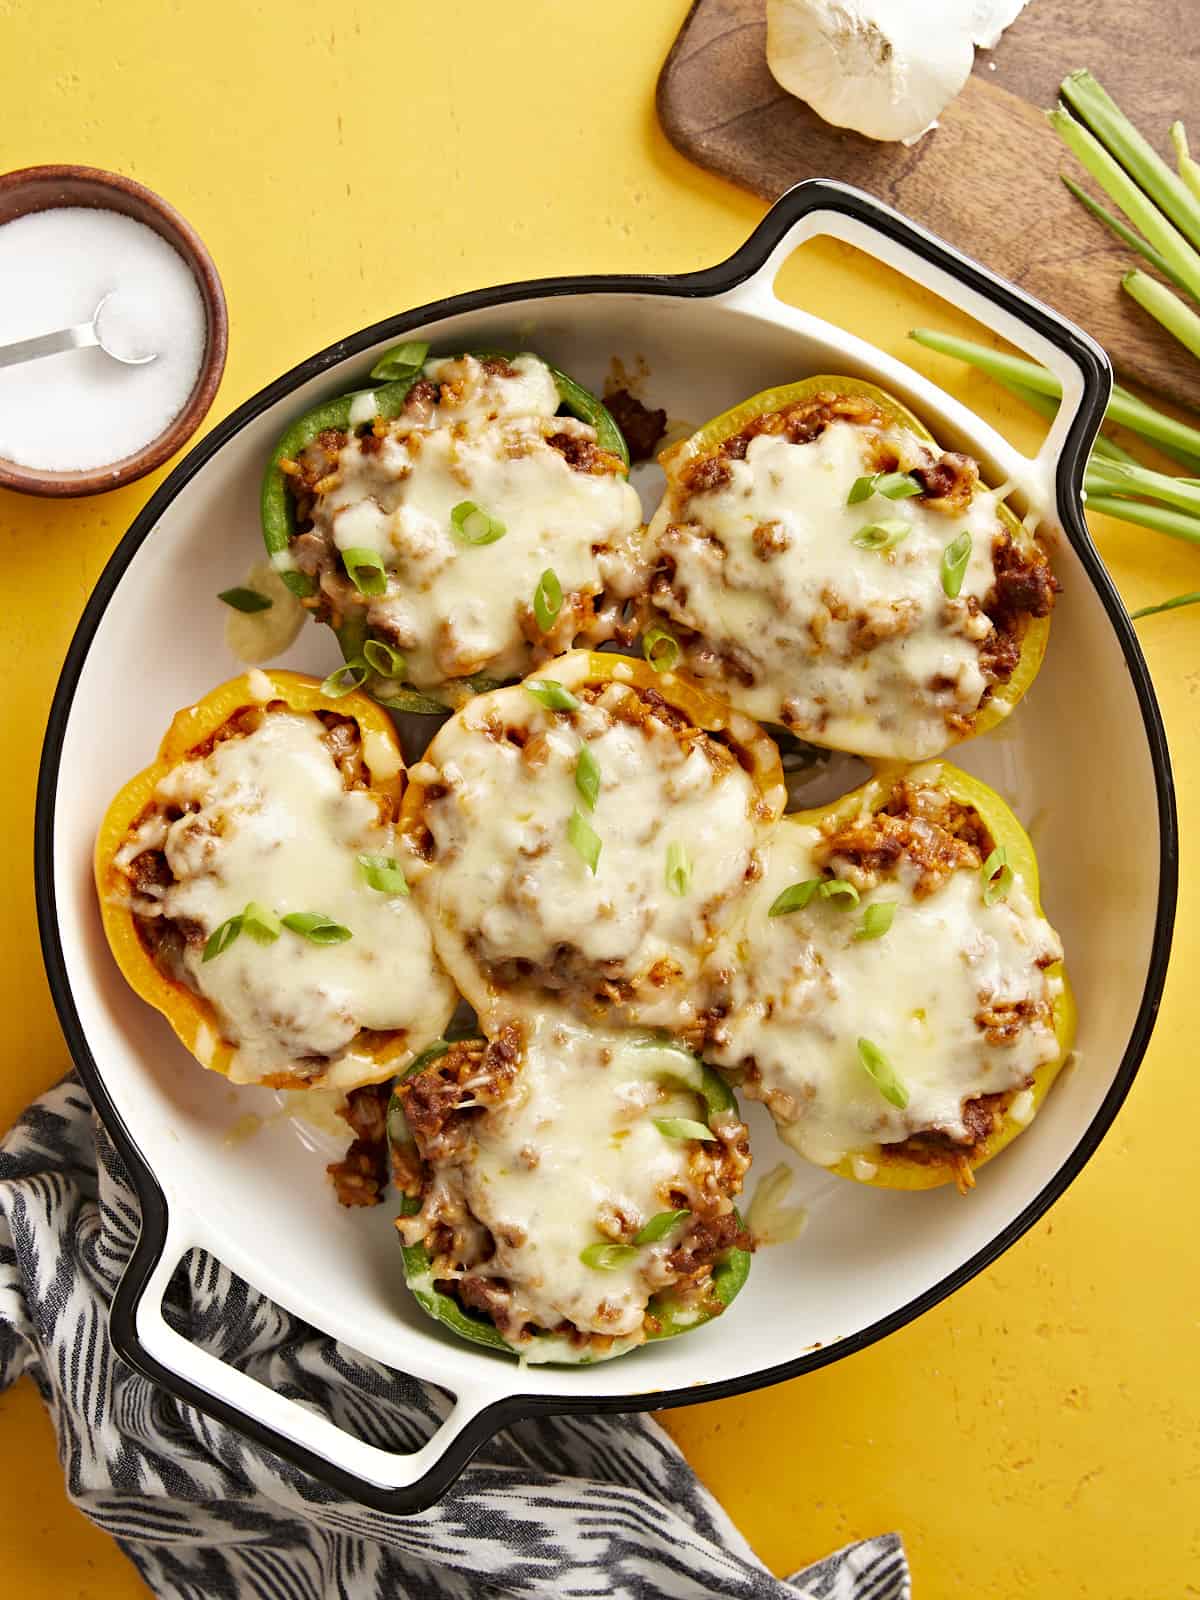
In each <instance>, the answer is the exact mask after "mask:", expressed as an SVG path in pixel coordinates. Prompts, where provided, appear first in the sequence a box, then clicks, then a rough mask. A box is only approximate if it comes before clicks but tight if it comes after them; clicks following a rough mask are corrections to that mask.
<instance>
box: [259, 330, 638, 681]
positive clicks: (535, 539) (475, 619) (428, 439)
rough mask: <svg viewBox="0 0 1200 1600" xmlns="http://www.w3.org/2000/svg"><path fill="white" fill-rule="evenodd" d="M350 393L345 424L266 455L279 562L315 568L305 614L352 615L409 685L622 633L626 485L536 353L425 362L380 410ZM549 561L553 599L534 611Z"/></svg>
mask: <svg viewBox="0 0 1200 1600" xmlns="http://www.w3.org/2000/svg"><path fill="white" fill-rule="evenodd" d="M355 404H356V406H358V408H359V409H360V410H361V412H362V420H361V421H359V422H358V423H356V424H354V425H353V426H352V428H351V430H350V431H348V432H347V431H344V430H341V429H328V430H326V431H325V432H324V433H322V434H320V435H319V436H318V437H317V438H316V439H315V440H314V441H313V443H312V444H311V445H309V446H308V448H307V449H306V450H304V451H303V452H302V453H301V454H300V456H299V457H298V458H297V459H296V460H294V461H293V460H284V461H282V462H280V468H281V470H282V471H283V472H284V474H285V475H286V478H287V483H288V487H289V491H290V493H291V496H292V500H293V505H294V508H295V516H296V527H297V530H298V531H297V536H296V537H295V538H294V539H293V541H292V544H291V548H290V551H289V554H288V560H289V561H290V563H291V565H292V566H293V567H294V568H295V569H297V570H298V571H300V572H302V573H304V574H306V575H307V576H308V577H310V578H311V579H312V580H313V581H314V583H315V585H316V594H315V596H314V598H313V599H312V600H310V601H308V602H306V603H307V604H308V605H309V606H310V608H312V609H313V610H314V611H315V614H316V615H317V617H318V618H319V620H321V621H325V622H331V623H332V624H333V625H334V626H335V627H337V626H340V625H341V623H342V622H343V620H344V619H345V618H346V617H347V616H348V615H353V614H356V613H357V614H361V615H364V616H365V621H366V624H367V627H368V628H369V630H370V632H371V634H372V635H373V636H374V637H376V638H377V639H379V640H381V641H383V642H384V643H385V644H387V645H389V646H390V647H391V648H392V649H393V650H395V651H398V652H400V653H401V654H402V655H403V657H404V662H405V671H404V678H405V680H406V681H407V682H409V683H411V684H413V685H415V686H417V687H418V688H436V687H437V686H438V685H441V684H443V683H445V682H447V681H448V680H452V679H456V678H463V677H468V676H473V675H478V674H484V675H488V676H491V677H493V678H507V677H519V676H521V675H522V674H524V673H525V672H527V671H528V670H529V669H530V668H531V667H532V666H536V665H538V664H539V663H540V662H542V661H544V660H548V659H549V658H550V657H552V656H555V655H558V654H560V653H561V652H562V651H564V650H567V649H569V648H570V647H571V645H572V644H573V643H574V642H575V641H576V640H579V641H581V642H584V643H588V644H598V643H600V642H602V641H604V640H607V639H621V640H624V641H625V642H628V641H629V639H630V638H631V637H632V634H633V631H634V626H633V623H632V621H631V620H630V618H629V617H628V616H627V611H628V610H629V603H630V602H631V600H632V598H633V596H634V595H636V594H637V593H639V592H640V591H641V589H642V588H643V587H644V581H645V580H644V570H643V567H642V564H641V557H640V553H639V545H640V537H641V508H640V504H639V501H638V497H637V494H636V492H635V491H634V489H633V488H632V487H631V485H630V484H629V481H628V479H627V476H626V473H625V467H624V464H623V462H622V461H621V460H620V459H619V458H618V457H617V456H616V455H613V454H610V453H609V452H607V451H605V450H603V449H601V448H600V447H599V446H598V445H597V443H596V433H595V429H594V428H592V427H591V426H589V425H588V424H586V423H584V422H581V421H579V420H577V419H576V418H574V417H569V416H558V415H556V413H557V411H558V408H559V404H560V400H559V394H558V390H557V388H556V386H555V381H554V376H553V374H552V373H551V371H550V369H549V368H548V367H547V366H546V364H545V362H543V361H541V360H539V359H538V357H536V356H532V355H521V356H516V357H514V358H513V359H512V360H511V361H510V360H508V359H505V358H503V357H499V356H492V357H484V358H476V357H475V356H469V355H468V356H461V357H456V358H453V359H446V360H436V361H430V362H427V363H426V365H425V369H424V376H423V377H422V378H421V379H420V380H419V381H418V382H417V383H416V384H415V385H414V386H413V388H412V390H411V392H410V393H409V395H408V399H407V402H406V404H405V407H404V409H403V411H402V413H401V414H400V415H399V416H398V417H396V418H395V419H393V420H392V421H385V420H383V419H382V418H372V416H371V397H370V396H369V395H367V396H364V397H363V398H362V399H361V401H356V403H355ZM353 415H354V412H352V417H353ZM464 508H465V509H464ZM473 513H475V514H477V515H473ZM364 562H365V563H366V566H363V563H364ZM547 568H549V569H551V570H552V571H553V573H554V574H555V577H556V579H557V581H558V584H559V586H560V587H561V590H562V600H561V604H560V605H559V606H558V609H557V611H556V613H555V615H554V616H553V618H548V617H547V616H546V615H545V613H544V612H543V614H542V616H541V617H540V618H539V616H538V611H537V608H536V607H535V604H534V596H535V591H536V590H537V588H538V584H539V579H540V578H541V575H542V573H543V572H544V571H545V570H546V569H547ZM354 572H358V573H359V584H361V583H363V581H364V580H363V577H362V574H363V573H364V572H365V573H366V575H367V579H368V580H369V581H367V582H366V583H365V588H366V589H367V590H369V591H370V592H363V588H360V586H359V584H356V582H355V581H354V578H353V576H352V574H353V573H354Z"/></svg>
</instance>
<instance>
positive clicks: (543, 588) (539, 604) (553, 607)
mask: <svg viewBox="0 0 1200 1600" xmlns="http://www.w3.org/2000/svg"><path fill="white" fill-rule="evenodd" d="M562 603H563V592H562V584H561V583H559V581H558V574H557V573H556V572H555V570H554V568H553V567H547V568H546V570H545V572H543V573H542V575H541V577H540V578H539V579H538V584H537V588H536V589H535V590H534V591H533V614H534V616H535V617H536V618H537V625H538V627H539V628H540V629H541V630H542V632H543V633H549V632H550V629H551V628H552V627H553V626H554V619H555V618H556V617H557V616H558V613H559V612H560V611H561V610H562Z"/></svg>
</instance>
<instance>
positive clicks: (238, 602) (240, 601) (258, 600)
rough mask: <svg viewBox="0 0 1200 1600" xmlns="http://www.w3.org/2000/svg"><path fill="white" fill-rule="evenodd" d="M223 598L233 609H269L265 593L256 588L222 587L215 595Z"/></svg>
mask: <svg viewBox="0 0 1200 1600" xmlns="http://www.w3.org/2000/svg"><path fill="white" fill-rule="evenodd" d="M217 599H218V600H224V602H225V604H226V605H227V606H232V607H233V609H234V610H235V611H248V612H254V611H270V609H271V602H270V601H269V600H268V599H267V597H266V595H265V594H259V592H258V590H257V589H222V590H221V592H220V594H219V595H218V596H217Z"/></svg>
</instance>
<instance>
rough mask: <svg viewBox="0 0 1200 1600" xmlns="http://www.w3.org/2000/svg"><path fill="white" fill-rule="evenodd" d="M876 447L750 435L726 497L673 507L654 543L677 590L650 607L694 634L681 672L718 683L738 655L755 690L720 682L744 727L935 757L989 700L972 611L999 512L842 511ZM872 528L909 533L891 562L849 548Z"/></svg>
mask: <svg viewBox="0 0 1200 1600" xmlns="http://www.w3.org/2000/svg"><path fill="white" fill-rule="evenodd" d="M877 437H878V435H877V431H876V430H873V429H864V428H862V427H860V426H858V425H856V424H854V423H849V422H833V423H831V424H830V425H829V426H828V427H827V428H826V429H825V431H824V432H823V433H822V434H820V436H819V437H818V438H817V439H815V440H814V441H813V442H811V443H809V444H790V443H789V442H788V441H787V440H786V439H784V438H782V437H780V436H778V435H770V434H760V435H758V436H757V437H756V438H754V439H753V440H752V441H751V442H750V445H749V448H748V449H747V451H746V456H745V459H744V460H742V461H730V462H729V469H730V474H731V476H730V480H729V482H728V483H727V484H725V485H724V487H722V488H720V489H717V490H714V491H709V492H705V493H701V494H694V495H692V496H691V497H690V498H685V499H684V501H683V503H682V504H679V503H678V502H677V501H676V499H675V495H671V496H669V497H668V500H667V501H664V503H663V505H662V506H661V507H660V508H659V510H658V512H657V513H656V514H655V517H654V519H653V521H652V523H651V525H650V534H649V541H650V544H651V546H652V549H653V550H654V551H655V553H657V554H659V555H662V556H665V557H668V558H669V559H670V561H671V562H673V563H674V568H675V577H674V580H673V584H672V590H673V592H672V593H662V592H660V593H659V594H657V595H656V596H655V600H656V603H657V604H658V605H659V606H661V607H663V608H664V609H665V610H667V611H668V612H669V614H670V615H671V616H673V617H674V618H675V619H676V620H677V621H678V622H680V623H682V624H683V625H684V626H685V627H686V628H689V629H691V630H693V631H694V632H695V633H696V634H698V635H699V636H700V638H699V641H698V642H696V641H692V642H691V643H689V645H688V646H687V647H686V648H685V658H686V661H687V666H688V669H689V670H690V671H691V672H693V673H695V674H696V675H697V676H701V677H705V676H707V677H709V678H711V677H714V676H716V677H723V676H724V675H725V671H726V667H725V664H724V661H723V659H722V658H723V657H725V656H732V658H733V659H734V661H735V662H736V663H737V665H738V667H739V668H740V669H742V671H743V674H744V673H746V672H748V673H749V674H750V675H751V676H752V678H753V682H752V683H751V684H750V686H749V687H747V686H745V684H744V677H743V676H736V675H731V676H730V677H729V680H728V684H727V687H728V689H729V692H730V693H731V694H732V696H733V698H734V699H735V700H736V701H737V703H738V704H739V705H740V706H741V707H742V708H743V709H744V710H745V711H747V712H749V713H750V715H751V716H754V717H757V718H759V719H760V720H762V721H770V722H782V723H784V724H786V725H787V726H788V727H789V728H791V729H792V731H793V732H794V733H796V734H798V735H799V736H800V737H802V738H807V739H815V740H817V741H819V742H821V743H823V744H829V745H831V746H833V747H834V748H836V749H841V750H849V751H852V752H855V753H857V754H861V755H873V756H884V757H896V758H901V759H905V760H917V759H920V758H922V757H925V756H931V755H935V754H937V752H938V751H940V750H942V749H944V748H945V746H946V744H947V743H948V742H949V734H948V730H947V724H946V716H947V715H948V714H959V715H965V716H970V715H972V714H974V713H975V712H976V711H977V710H978V709H979V706H980V704H981V702H982V699H983V695H984V691H985V689H986V688H987V679H986V678H985V677H984V674H983V672H982V671H981V669H980V664H979V652H978V642H979V640H980V639H982V638H983V637H985V636H986V635H987V633H988V632H989V631H990V624H989V622H988V619H987V617H986V616H980V615H976V616H972V615H971V613H970V610H969V608H968V605H967V602H968V600H969V599H974V600H976V601H982V600H983V598H984V597H985V596H986V594H987V593H988V591H989V590H990V589H991V588H992V586H993V582H994V569H993V564H992V541H993V538H994V537H995V534H996V531H997V526H998V524H997V515H996V508H997V504H998V499H997V496H996V495H995V494H994V493H992V492H991V491H990V490H987V489H982V488H980V489H978V490H977V492H976V494H975V496H974V498H973V500H972V502H971V504H970V507H969V508H968V509H967V510H966V511H965V512H963V513H962V514H960V515H957V516H947V515H945V514H944V513H942V512H937V511H933V510H930V509H929V508H928V507H927V506H925V505H923V504H922V503H921V501H920V500H919V499H915V498H910V499H905V500H887V499H883V498H882V497H880V496H878V495H875V496H872V497H871V498H870V499H868V500H865V501H862V502H860V503H859V504H858V505H853V506H848V505H847V504H846V498H847V495H848V494H849V491H850V488H851V485H852V484H853V483H854V481H855V479H856V478H859V477H861V476H864V475H866V474H867V473H869V472H871V471H872V470H873V468H872V467H871V465H870V464H869V462H868V460H867V455H866V446H867V442H868V441H869V440H872V439H875V438H877ZM886 437H887V438H888V440H889V442H892V443H894V444H895V445H896V447H897V450H898V453H899V455H900V458H901V460H912V461H916V460H920V459H921V455H920V451H921V447H920V444H919V441H917V440H916V439H915V438H914V437H913V436H912V435H910V434H908V433H907V432H905V431H903V430H899V429H896V430H893V431H892V432H891V433H889V434H888V435H887V436H886ZM677 493H678V491H676V494H677ZM882 520H888V521H891V520H897V521H901V522H903V523H905V524H906V525H907V527H908V533H907V536H906V537H905V538H904V539H903V540H902V542H900V543H899V544H897V545H896V546H895V547H894V548H893V549H891V550H890V551H887V552H886V553H881V552H880V551H877V550H863V549H860V548H859V547H858V546H856V545H855V544H854V543H853V542H852V539H853V536H854V534H855V533H857V532H858V531H859V530H860V529H861V528H864V527H866V526H867V525H868V524H870V523H874V522H879V521H882ZM764 528H770V529H771V532H770V535H769V537H767V538H764V537H763V535H762V534H761V533H760V536H759V540H758V541H757V542H756V540H755V532H756V530H762V529H764ZM964 529H965V530H968V531H969V532H970V533H971V536H972V541H971V556H970V560H969V563H968V565H967V569H966V572H965V574H964V576H963V582H962V590H961V593H960V595H959V597H958V598H957V599H954V600H950V599H947V597H946V595H945V593H944V591H943V588H942V580H941V559H942V552H943V551H944V550H945V549H946V546H947V545H948V544H950V543H951V542H952V541H953V540H954V539H955V538H956V537H957V536H958V535H959V534H960V533H961V532H962V531H963V530H964Z"/></svg>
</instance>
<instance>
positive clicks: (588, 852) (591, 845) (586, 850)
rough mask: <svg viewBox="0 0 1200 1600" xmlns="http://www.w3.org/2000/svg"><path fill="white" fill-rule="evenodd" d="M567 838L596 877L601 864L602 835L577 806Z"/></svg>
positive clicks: (568, 828)
mask: <svg viewBox="0 0 1200 1600" xmlns="http://www.w3.org/2000/svg"><path fill="white" fill-rule="evenodd" d="M567 838H568V839H569V840H570V841H571V846H572V848H573V849H574V850H575V852H576V853H577V855H578V856H579V858H580V860H581V861H582V862H583V863H584V865H585V866H586V867H587V868H588V870H589V871H590V872H591V873H592V875H593V876H595V872H596V868H597V867H598V866H599V864H600V835H599V834H598V833H597V832H596V830H595V828H593V827H592V825H591V823H590V822H589V821H588V819H587V818H586V817H585V816H584V814H583V812H582V811H580V809H579V807H578V806H576V808H575V810H574V811H572V813H571V816H570V820H569V821H568V823H567Z"/></svg>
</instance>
